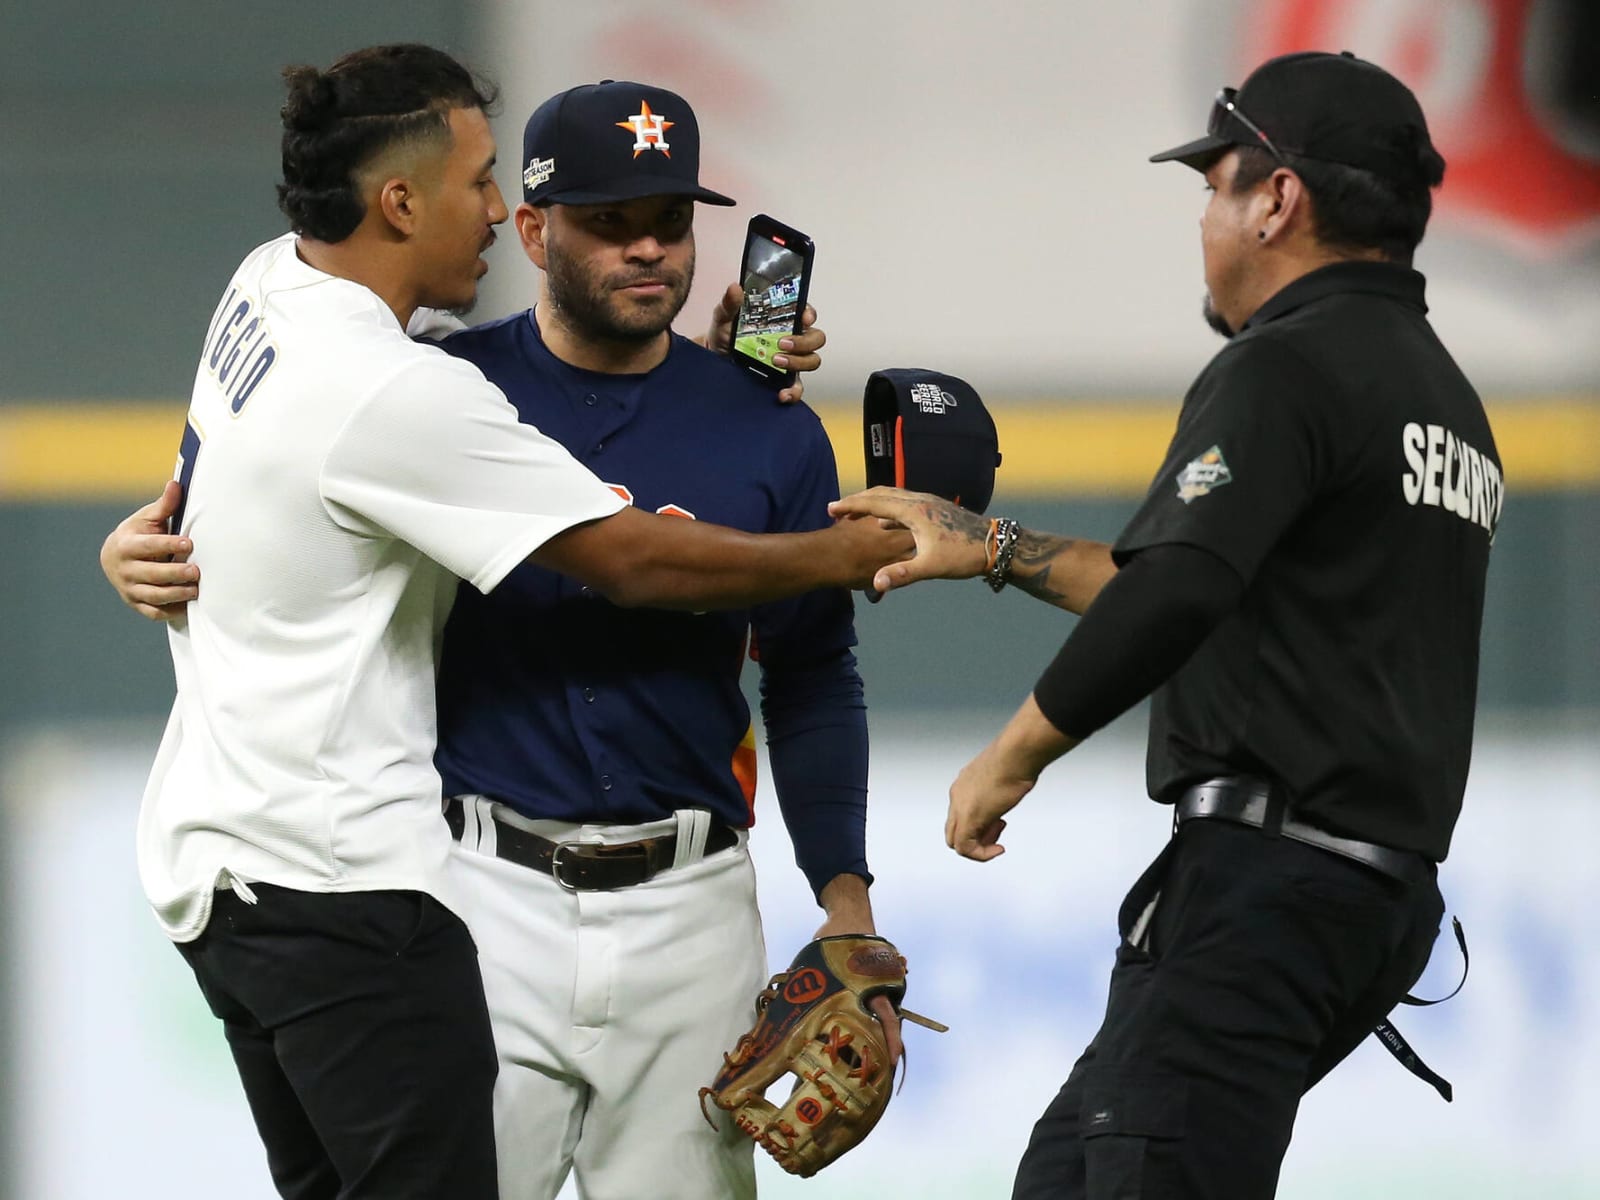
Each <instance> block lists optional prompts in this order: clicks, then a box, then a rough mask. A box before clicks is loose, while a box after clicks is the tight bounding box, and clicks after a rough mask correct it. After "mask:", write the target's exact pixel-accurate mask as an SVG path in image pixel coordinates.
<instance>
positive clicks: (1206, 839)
mask: <svg viewBox="0 0 1600 1200" xmlns="http://www.w3.org/2000/svg"><path fill="white" fill-rule="evenodd" d="M1157 890H1159V892H1160V899H1159V901H1158V902H1157V904H1156V907H1155V910H1154V916H1153V919H1152V921H1151V923H1150V925H1149V938H1148V941H1145V942H1141V945H1140V946H1135V945H1132V944H1130V943H1129V941H1128V937H1129V933H1130V931H1132V930H1133V927H1134V925H1135V923H1136V922H1137V921H1138V919H1139V917H1140V914H1141V913H1143V912H1144V910H1145V907H1146V905H1147V904H1148V902H1149V901H1150V899H1151V898H1152V897H1153V896H1154V895H1155V894H1156V892H1157ZM1443 914H1444V902H1443V900H1442V899H1441V898H1440V896H1439V888H1438V884H1437V882H1436V880H1435V879H1434V878H1433V877H1432V875H1431V874H1430V875H1429V876H1428V877H1427V878H1426V879H1425V880H1424V881H1423V882H1420V883H1416V884H1403V883H1400V882H1398V881H1396V880H1393V879H1390V878H1388V877H1387V876H1384V875H1380V874H1378V873H1377V872H1376V871H1373V870H1370V869H1369V868H1367V867H1364V866H1361V865H1360V864H1358V863H1354V862H1351V861H1349V860H1347V859H1343V858H1340V857H1338V856H1337V855H1333V854H1330V853H1328V852H1327V851H1325V850H1319V849H1316V848H1314V847H1310V846H1305V845H1301V844H1300V843H1298V842H1293V841H1288V840H1286V839H1281V838H1273V837H1269V836H1268V835H1266V834H1264V833H1262V832H1261V831H1260V830H1257V829H1251V828H1249V827H1247V826H1243V825H1236V824H1232V823H1230V822H1227V821H1221V820H1195V821H1188V822H1185V823H1184V825H1183V826H1182V827H1181V828H1180V830H1179V831H1178V834H1177V836H1176V837H1174V838H1173V840H1172V841H1171V842H1170V843H1169V844H1168V846H1167V848H1166V849H1165V850H1164V851H1163V852H1162V854H1161V855H1160V856H1159V857H1158V858H1157V859H1156V861H1155V862H1154V863H1153V864H1152V865H1151V867H1150V868H1149V870H1147V871H1146V872H1145V874H1144V875H1143V876H1142V877H1141V878H1140V880H1139V882H1138V883H1137V884H1135V885H1134V888H1133V890H1132V891H1131V892H1130V893H1129V894H1128V898H1127V899H1126V900H1125V901H1124V902H1123V906H1122V913H1121V917H1120V920H1119V925H1120V929H1121V933H1122V936H1123V941H1122V944H1121V946H1120V947H1119V948H1118V950H1117V957H1116V965H1115V966H1114V968H1113V969H1112V973H1111V993H1110V999H1109V1001H1108V1003H1107V1006H1106V1016H1105V1021H1104V1023H1103V1024H1102V1025H1101V1027H1100V1031H1099V1032H1098V1033H1097V1034H1096V1035H1095V1037H1094V1040H1093V1041H1092V1042H1091V1043H1090V1045H1089V1048H1088V1049H1087V1050H1085V1051H1084V1053H1083V1056H1082V1057H1081V1058H1080V1059H1079V1060H1078V1062H1077V1065H1076V1066H1074V1067H1073V1069H1072V1073H1071V1075H1070V1076H1069V1077H1068V1079H1067V1082H1066V1084H1065V1086H1063V1087H1062V1089H1061V1091H1060V1093H1059V1094H1057V1096H1056V1098H1055V1099H1054V1100H1053V1101H1051V1103H1050V1105H1049V1107H1048V1108H1046V1110H1045V1113H1044V1115H1043V1116H1042V1117H1041V1118H1040V1119H1039V1121H1038V1123H1037V1124H1036V1125H1035V1126H1034V1130H1033V1137H1032V1139H1031V1141H1030V1142H1029V1144H1028V1149H1027V1151H1026V1152H1025V1153H1024V1155H1023V1158H1022V1163H1021V1165H1020V1167H1019V1168H1018V1170H1017V1179H1016V1186H1015V1190H1014V1191H1013V1192H1012V1197H1013V1200H1045V1198H1046V1197H1048V1198H1050V1200H1058V1198H1069V1197H1070V1198H1073V1200H1168V1198H1172V1200H1177V1198H1179V1197H1181V1198H1182V1200H1265V1198H1267V1197H1270V1196H1272V1195H1273V1193H1274V1191H1275V1190H1276V1188H1277V1181H1278V1169H1279V1167H1280V1165H1281V1164H1282V1161H1283V1154H1284V1151H1285V1150H1286V1149H1287V1148H1288V1145H1289V1134H1290V1131H1291V1129H1292V1128H1293V1126H1294V1118H1295V1112H1296V1110H1297V1108H1298V1107H1299V1103H1300V1097H1301V1096H1302V1095H1303V1094H1304V1093H1305V1092H1306V1091H1307V1090H1308V1089H1310V1087H1311V1086H1312V1085H1313V1084H1315V1083H1316V1082H1317V1081H1318V1080H1319V1079H1321V1078H1322V1077H1323V1076H1324V1075H1326V1074H1327V1073H1328V1071H1330V1070H1332V1069H1333V1067H1334V1066H1335V1065H1336V1064H1338V1063H1339V1062H1340V1061H1341V1060H1342V1059H1343V1058H1344V1057H1345V1056H1346V1055H1347V1054H1349V1053H1350V1051H1351V1050H1353V1049H1354V1048H1355V1047H1356V1046H1357V1045H1358V1044H1359V1043H1360V1042H1361V1040H1362V1039H1363V1038H1364V1037H1366V1036H1367V1035H1368V1034H1369V1033H1371V1031H1372V1028H1373V1026H1374V1025H1376V1024H1377V1023H1378V1021H1379V1020H1381V1019H1382V1018H1383V1017H1384V1016H1385V1015H1386V1014H1387V1013H1388V1012H1389V1011H1390V1009H1392V1008H1393V1007H1394V1006H1395V1005H1396V1004H1397V1003H1398V1002H1399V1000H1400V997H1401V996H1403V995H1404V994H1405V992H1406V989H1407V988H1409V987H1410V986H1411V985H1412V984H1413V983H1414V982H1416V980H1417V978H1418V976H1420V975H1421V974H1422V969H1423V967H1424V966H1426V965H1427V961H1428V954H1429V952H1430V950H1431V948H1432V946H1433V941H1434V938H1435V936H1436V935H1437V934H1438V932H1439V921H1440V918H1441V917H1442V916H1443ZM1407 1082H1409V1080H1407V1079H1406V1078H1405V1077H1404V1076H1403V1075H1402V1074H1397V1077H1396V1083H1397V1085H1399V1086H1404V1084H1405V1083H1407Z"/></svg>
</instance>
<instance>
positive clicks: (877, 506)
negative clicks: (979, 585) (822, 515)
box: [828, 487, 990, 592]
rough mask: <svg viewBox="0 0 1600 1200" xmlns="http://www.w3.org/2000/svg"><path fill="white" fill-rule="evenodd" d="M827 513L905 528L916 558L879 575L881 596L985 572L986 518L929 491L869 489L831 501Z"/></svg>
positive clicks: (971, 576)
mask: <svg viewBox="0 0 1600 1200" xmlns="http://www.w3.org/2000/svg"><path fill="white" fill-rule="evenodd" d="M828 513H829V515H830V516H834V517H843V516H856V517H860V516H869V517H879V518H881V519H882V520H883V521H884V522H886V523H889V524H891V525H895V526H899V527H901V528H904V529H907V530H909V531H910V533H911V536H912V537H913V538H914V539H915V540H916V548H917V549H916V557H915V558H912V559H909V560H907V561H905V562H898V563H893V564H891V565H889V566H886V567H885V568H884V569H883V570H881V571H879V572H878V573H877V576H876V577H875V578H874V579H873V581H872V586H873V587H874V588H876V589H877V590H878V591H880V592H888V591H892V590H894V589H895V588H898V587H905V586H906V585H907V584H909V583H915V582H917V580H919V579H972V578H974V577H975V576H978V575H982V574H983V573H984V571H985V570H987V569H988V566H989V551H988V546H987V542H988V538H989V532H990V525H989V518H988V517H982V516H979V515H978V514H977V513H975V512H968V511H967V510H966V509H964V508H960V507H958V506H956V505H954V504H951V503H950V501H948V500H941V499H940V498H939V497H938V496H933V495H929V494H928V493H927V492H907V491H902V490H901V489H899V488H886V487H876V488H871V489H869V490H867V491H865V492H857V493H855V494H854V495H853V496H846V497H845V498H844V499H843V500H835V501H834V502H833V503H832V504H830V505H828Z"/></svg>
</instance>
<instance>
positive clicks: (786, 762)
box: [751, 412, 872, 897]
mask: <svg viewBox="0 0 1600 1200" xmlns="http://www.w3.org/2000/svg"><path fill="white" fill-rule="evenodd" d="M796 415H797V416H798V415H799V414H796ZM805 415H806V418H807V424H806V432H805V436H804V438H803V439H801V440H800V444H799V445H798V446H795V445H794V443H792V442H789V443H786V444H785V445H784V447H783V450H782V453H783V455H784V457H785V458H787V459H788V461H789V463H790V464H791V470H790V471H788V472H787V473H786V476H785V477H784V479H783V482H781V483H780V484H779V485H778V491H777V492H776V495H775V501H776V508H775V511H774V519H773V523H772V525H771V527H770V532H774V533H795V532H804V531H807V530H812V529H821V528H823V527H825V526H826V525H828V524H829V522H830V520H831V518H830V517H829V516H828V502H829V501H830V500H834V499H836V498H837V497H838V495H839V474H838V468H837V466H836V465H835V463H834V458H833V447H832V445H831V444H830V443H829V442H828V437H827V434H826V433H825V432H824V431H823V428H822V425H821V423H820V422H819V421H817V420H816V419H815V417H814V416H812V415H811V414H810V413H809V412H807V413H806V414H805ZM775 474H776V472H775ZM751 626H752V628H753V630H754V635H755V646H756V650H757V654H758V657H759V660H760V663H761V716H762V721H763V723H764V724H765V726H766V732H767V751H768V755H769V757H770V760H771V763H772V783H773V790H774V791H775V792H776V793H777V797H778V807H779V811H780V812H781V813H782V814H783V822H784V826H785V827H786V828H787V829H788V831H789V838H790V841H792V842H793V843H794V852H795V862H796V864H797V865H798V866H799V867H800V870H801V871H802V872H803V873H804V874H805V876H806V880H807V882H808V883H809V884H810V885H811V890H812V894H813V895H816V896H819V897H820V895H821V892H822V889H823V888H824V887H826V886H827V884H828V882H829V881H830V880H832V879H833V878H835V877H836V876H838V875H844V874H852V875H859V876H861V877H862V878H863V879H865V880H867V882H868V883H871V881H872V875H871V873H870V872H869V871H868V869H867V851H866V820H867V709H866V701H865V699H864V698H863V695H862V687H861V676H860V674H859V673H858V672H857V670H856V660H855V655H854V654H852V653H851V652H850V648H851V647H852V646H854V645H855V644H856V635H855V609H854V604H853V602H852V601H851V598H850V593H849V592H848V591H847V590H846V589H843V588H829V589H825V590H822V591H816V592H810V593H808V594H807V595H804V596H798V597H795V598H794V599H792V600H783V601H779V602H776V603H773V604H764V605H760V606H758V607H757V608H755V609H753V610H752V612H751Z"/></svg>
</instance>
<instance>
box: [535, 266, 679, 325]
mask: <svg viewBox="0 0 1600 1200" xmlns="http://www.w3.org/2000/svg"><path fill="white" fill-rule="evenodd" d="M545 277H546V278H545V282H546V285H547V286H548V288H549V291H550V304H551V307H552V308H554V309H555V310H556V312H558V313H560V315H561V319H562V321H563V322H564V323H565V324H566V325H567V326H568V327H569V328H570V329H572V331H573V332H574V333H577V334H579V335H581V336H583V337H584V338H586V339H589V340H593V341H601V342H614V343H615V342H620V343H623V344H628V345H635V344H638V343H641V342H648V341H651V340H652V339H654V338H657V337H660V336H661V334H662V333H663V332H665V331H666V330H668V329H670V328H672V322H673V321H674V320H675V319H676V318H677V316H678V313H679V312H680V311H682V309H683V306H684V303H685V302H686V301H687V300H688V299H689V286H690V285H691V284H692V283H693V282H694V255H693V254H692V253H691V254H690V256H689V262H688V265H687V266H686V267H685V268H684V269H683V270H682V271H675V270H672V269H671V268H668V267H665V266H656V267H643V268H636V269H633V270H628V271H619V272H617V273H615V274H613V275H609V276H606V277H604V278H601V277H600V276H599V275H598V274H596V273H594V272H591V271H587V270H585V269H584V266H583V263H582V262H581V261H579V260H577V259H569V258H567V257H566V256H565V255H563V254H560V253H557V252H556V251H555V249H554V248H553V247H552V248H551V251H550V254H549V257H548V258H547V259H546V265H545ZM645 280H658V281H660V282H662V283H664V284H666V285H667V292H666V294H665V295H664V296H662V297H661V299H660V300H659V301H658V302H656V303H647V304H633V303H630V302H629V301H628V300H627V299H625V298H624V297H622V296H620V295H619V294H618V292H619V290H620V289H622V288H625V287H628V286H629V285H631V284H635V283H640V282H643V281H645Z"/></svg>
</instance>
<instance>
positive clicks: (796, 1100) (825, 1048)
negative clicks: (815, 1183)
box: [700, 934, 946, 1176]
mask: <svg viewBox="0 0 1600 1200" xmlns="http://www.w3.org/2000/svg"><path fill="white" fill-rule="evenodd" d="M905 994H906V960H905V959H904V958H902V957H901V956H900V952H899V951H898V950H896V949H895V948H894V946H893V945H891V944H890V943H889V942H888V941H886V940H885V939H883V938H881V937H872V936H869V935H867V934H848V935H845V936H842V937H826V938H819V939H817V940H816V941H814V942H811V943H809V944H807V945H806V946H805V947H803V948H802V949H801V951H800V953H799V954H797V955H795V958H794V962H792V963H790V964H789V969H788V970H787V971H784V972H781V973H780V974H777V975H774V976H773V977H772V982H771V983H769V984H768V985H767V987H766V990H765V991H763V992H762V993H761V995H760V996H758V997H757V998H756V1013H757V1014H758V1017H757V1020H756V1024H755V1028H753V1029H751V1030H750V1032H749V1033H746V1034H742V1035H741V1036H740V1038H739V1042H738V1045H736V1046H735V1047H734V1048H733V1053H732V1054H725V1055H723V1066H722V1070H721V1072H720V1073H719V1074H718V1075H717V1078H716V1079H715V1081H713V1083H712V1084H711V1086H710V1087H703V1088H701V1089H700V1111H701V1112H702V1113H705V1112H706V1101H707V1100H710V1101H711V1102H712V1103H714V1104H715V1105H716V1106H717V1107H718V1108H721V1109H724V1110H725V1111H727V1112H729V1113H732V1114H733V1120H734V1122H735V1124H737V1125H738V1127H739V1128H740V1129H742V1130H743V1131H744V1132H745V1133H746V1134H748V1135H749V1136H750V1137H751V1138H753V1139H754V1140H755V1142H756V1144H757V1145H759V1146H760V1147H761V1148H762V1149H764V1150H765V1151H766V1152H767V1153H768V1154H770V1155H772V1157H773V1158H774V1159H775V1160H776V1161H777V1163H778V1165H779V1166H780V1167H782V1168H783V1169H784V1170H785V1171H788V1172H789V1173H790V1174H791V1175H800V1176H808V1175H815V1174H816V1173H817V1172H818V1171H820V1170H821V1169H822V1168H823V1167H825V1166H827V1165H828V1164H829V1163H831V1162H832V1161H833V1160H834V1159H836V1158H838V1157H839V1156H840V1155H842V1154H844V1153H845V1152H846V1151H847V1150H849V1149H851V1148H852V1147H853V1146H855V1145H857V1144H858V1143H860V1142H861V1141H862V1139H864V1138H865V1137H866V1136H867V1134H868V1133H870V1132H871V1131H872V1127H873V1126H874V1125H876V1124H877V1123H878V1118H879V1117H881V1116H883V1110H884V1109H885V1108H887V1107H888V1106H889V1097H890V1095H891V1094H892V1091H893V1083H894V1078H893V1074H894V1073H893V1069H892V1067H891V1064H890V1055H889V1045H888V1042H887V1040H886V1039H885V1037H884V1031H883V1026H882V1025H881V1024H880V1023H879V1022H878V1019H877V1017H875V1016H874V1015H873V1014H872V1012H871V1011H870V1010H869V1009H868V1007H867V1004H868V1001H870V1000H871V999H872V998H873V997H874V996H887V997H888V998H889V1001H890V1003H892V1004H893V1005H894V1006H895V1009H896V1010H897V1011H898V1012H899V1013H900V1016H901V1019H902V1020H906V1021H914V1022H916V1023H917V1024H918V1025H922V1026H925V1027H926V1028H928V1029H933V1030H937V1031H938V1032H940V1033H943V1032H945V1030H946V1027H945V1026H944V1025H941V1024H939V1022H937V1021H931V1020H929V1019H928V1018H927V1017H923V1016H919V1015H918V1014H916V1013H914V1012H911V1011H909V1010H907V1009H902V1008H901V1007H900V1001H901V999H902V998H904V996H905ZM785 1073H793V1074H794V1075H796V1076H797V1077H798V1078H797V1079H796V1081H795V1085H794V1089H793V1091H791V1092H790V1093H789V1099H788V1100H787V1101H786V1102H785V1103H784V1105H783V1107H782V1108H778V1107H777V1106H775V1105H773V1104H772V1103H770V1102H769V1101H768V1100H766V1099H765V1098H764V1096H763V1093H764V1092H765V1091H766V1090H767V1087H768V1086H769V1085H770V1084H771V1083H772V1082H773V1081H774V1080H775V1079H777V1078H778V1076H780V1075H783V1074H785ZM706 1120H707V1121H710V1120H711V1116H710V1114H709V1113H706Z"/></svg>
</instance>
